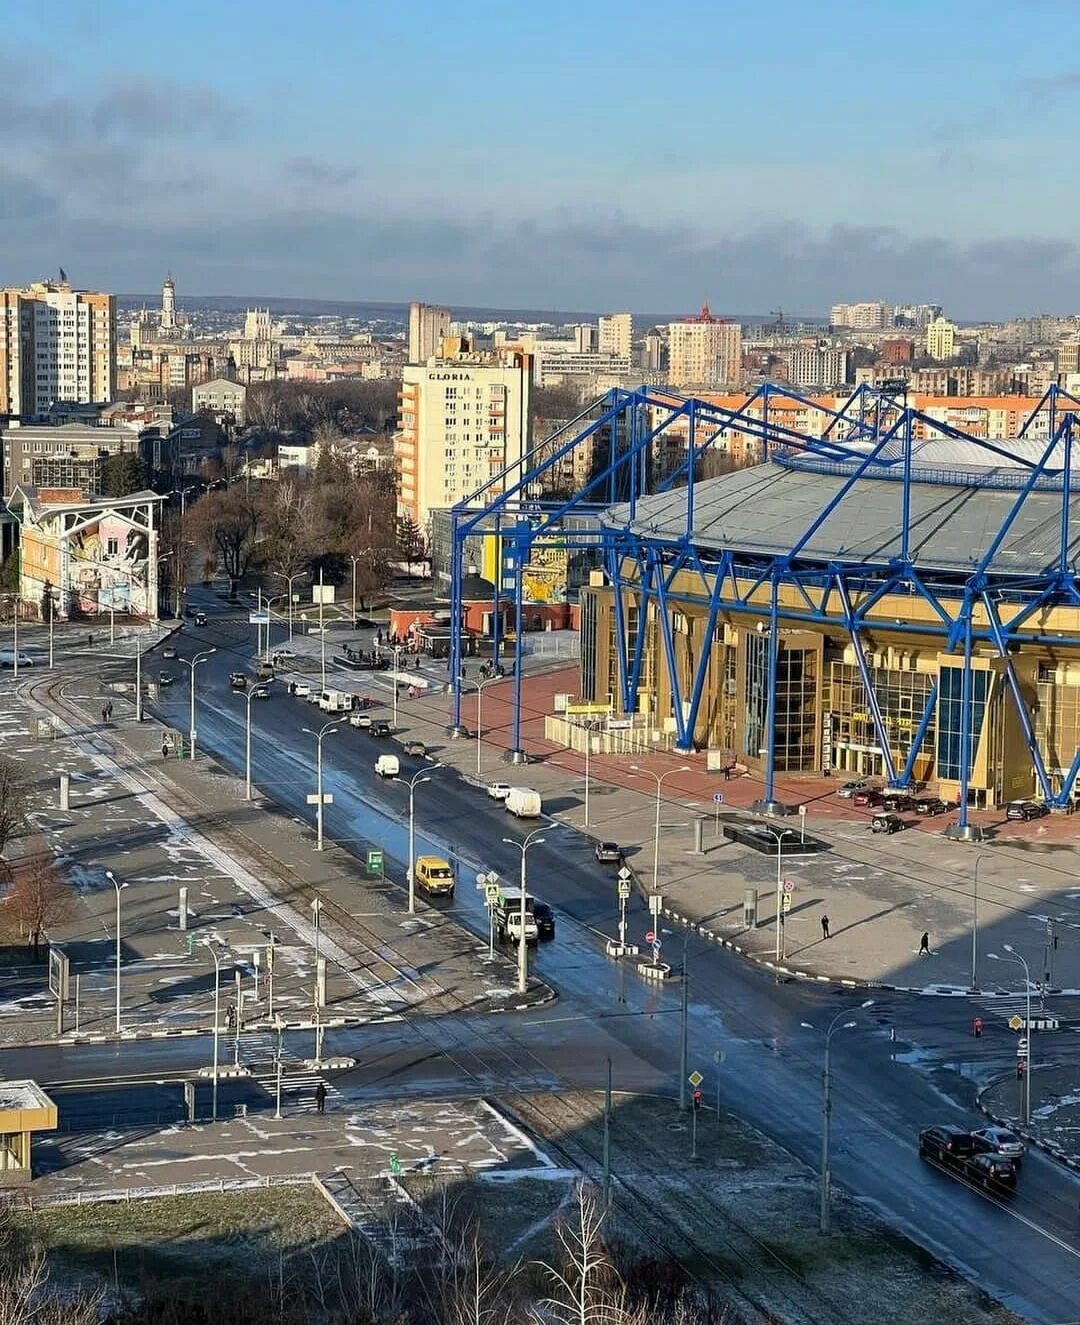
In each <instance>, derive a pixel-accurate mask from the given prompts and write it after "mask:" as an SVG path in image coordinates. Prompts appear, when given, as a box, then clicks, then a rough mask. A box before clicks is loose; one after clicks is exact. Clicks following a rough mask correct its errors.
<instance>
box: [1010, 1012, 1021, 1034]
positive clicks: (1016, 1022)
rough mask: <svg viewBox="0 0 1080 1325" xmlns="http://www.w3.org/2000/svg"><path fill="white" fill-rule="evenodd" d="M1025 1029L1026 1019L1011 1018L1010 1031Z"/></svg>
mask: <svg viewBox="0 0 1080 1325" xmlns="http://www.w3.org/2000/svg"><path fill="white" fill-rule="evenodd" d="M1023 1029H1024V1019H1023V1017H1017V1016H1015V1015H1013V1016H1011V1017H1010V1018H1009V1030H1011V1031H1020V1030H1023Z"/></svg>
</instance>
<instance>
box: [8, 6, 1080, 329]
mask: <svg viewBox="0 0 1080 1325" xmlns="http://www.w3.org/2000/svg"><path fill="white" fill-rule="evenodd" d="M885 8H886V7H885V6H881V5H876V4H867V3H865V0H863V3H855V2H854V0H818V3H814V2H813V0H772V2H771V3H770V4H767V5H764V4H750V3H743V0H727V2H725V0H713V3H702V2H701V0H689V2H684V3H681V4H676V5H674V6H671V7H669V8H666V9H665V8H664V7H662V6H657V5H655V4H649V5H646V4H643V3H639V2H638V0H623V2H622V3H620V4H615V3H609V2H608V0H578V3H574V4H572V3H567V2H566V0H546V3H544V4H543V5H534V6H531V7H524V6H520V5H511V4H507V3H501V4H495V3H489V0H471V2H470V3H466V4H452V3H451V4H447V3H442V4H433V3H429V2H428V0H415V2H414V3H411V4H401V3H398V4H393V3H389V4H388V3H381V4H370V3H367V0H352V2H351V3H347V2H345V0H306V3H303V4H299V3H296V0H291V2H290V3H281V2H280V0H259V3H254V2H253V0H234V3H233V4H231V5H223V4H221V3H220V0H215V2H214V3H208V2H207V0H186V3H185V4H184V5H182V6H176V5H169V6H165V5H160V6H159V5H158V4H156V3H150V4H147V3H146V0H140V2H139V3H129V0H66V2H65V0H36V2H31V0H14V3H13V4H9V5H8V6H5V24H4V29H3V39H2V41H0V50H2V51H3V53H4V55H5V56H6V57H7V58H6V59H5V69H6V70H16V71H21V72H18V73H16V74H15V76H14V77H6V78H5V80H4V83H3V85H2V86H0V145H2V148H3V150H2V152H0V223H2V225H3V229H4V236H5V242H4V243H3V245H2V246H0V280H3V281H5V282H6V281H11V280H23V279H27V278H28V277H30V276H33V275H38V274H41V273H43V272H45V271H52V270H55V268H56V267H57V266H59V265H63V266H64V267H66V268H67V269H68V271H69V274H71V275H72V277H73V279H75V280H77V281H79V282H80V283H83V284H87V285H95V286H105V287H108V288H114V289H120V290H129V291H130V290H148V289H152V288H153V287H154V286H156V285H157V284H158V282H159V281H160V278H161V275H162V273H163V272H164V271H165V270H166V269H170V268H171V269H172V271H173V272H174V274H175V276H176V278H177V281H178V285H179V287H180V290H181V292H183V291H188V292H191V293H195V292H198V293H221V294H241V295H245V294H251V295H254V294H277V295H294V296H303V295H309V296H319V297H324V298H343V299H409V298H416V297H420V298H426V299H431V300H439V301H447V302H449V303H451V304H453V303H458V304H470V305H478V304H479V305H484V304H487V305H503V306H510V305H517V306H530V307H537V308H577V309H586V308H593V309H605V308H622V307H627V308H633V309H635V310H640V311H645V310H649V311H674V310H677V309H680V308H687V309H689V308H693V307H696V306H697V305H698V304H699V303H700V302H701V300H702V299H703V298H708V299H709V300H710V302H711V303H712V305H713V307H714V308H717V309H721V310H725V311H746V312H765V311H768V310H769V309H774V308H776V307H778V306H780V305H783V307H784V308H785V310H787V311H790V312H791V313H799V312H804V313H821V312H824V311H826V310H827V308H828V305H829V304H830V303H832V302H834V301H836V300H841V299H858V298H876V297H883V298H887V299H892V300H895V301H900V300H908V299H911V300H923V299H925V300H935V301H940V302H943V303H945V305H946V306H947V308H948V309H949V311H951V312H952V313H953V314H955V315H956V316H958V317H962V318H975V317H983V316H1005V315H1008V314H1011V313H1018V312H1023V311H1040V310H1044V309H1045V310H1052V311H1059V312H1070V311H1074V310H1075V309H1077V308H1080V255H1078V250H1077V246H1076V241H1075V239H1074V231H1075V224H1074V222H1073V219H1072V218H1073V216H1074V215H1075V213H1076V210H1077V204H1078V203H1080V196H1078V195H1080V182H1078V177H1077V173H1076V172H1075V171H1074V170H1073V169H1072V167H1071V164H1070V163H1071V160H1072V158H1073V156H1074V154H1075V148H1076V145H1077V129H1076V124H1077V120H1078V114H1080V55H1077V54H1075V53H1074V51H1073V49H1072V48H1074V47H1075V43H1074V41H1073V40H1072V38H1073V36H1074V34H1075V31H1076V8H1075V0H1073V3H1071V4H1066V3H1058V2H1057V0H1028V3H1027V4H1025V5H1024V6H1023V7H1021V6H1018V5H1015V4H1004V3H1000V2H999V0H983V3H981V4H976V3H969V2H968V0H944V3H941V0H939V2H938V3H936V4H934V3H927V2H925V0H909V3H907V4H906V5H904V6H889V7H888V11H887V12H884V11H885Z"/></svg>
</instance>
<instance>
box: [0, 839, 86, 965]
mask: <svg viewBox="0 0 1080 1325" xmlns="http://www.w3.org/2000/svg"><path fill="white" fill-rule="evenodd" d="M73 910H74V902H73V898H72V892H71V886H70V885H69V884H68V882H67V880H66V879H64V878H63V876H62V875H61V874H60V873H59V872H58V870H57V869H56V866H55V865H54V864H53V863H52V860H51V859H50V858H48V857H45V856H41V857H39V858H38V859H36V860H31V861H29V862H28V863H27V864H25V865H22V866H20V868H19V869H17V870H16V871H15V877H14V880H13V881H12V884H11V887H10V888H9V889H8V895H7V900H6V902H5V905H4V918H5V920H6V922H7V925H8V927H9V928H10V929H15V930H17V931H18V932H19V933H20V934H23V935H25V936H26V938H27V939H29V941H30V942H31V943H32V944H33V948H34V961H37V960H38V959H39V958H40V956H41V944H42V942H43V941H44V940H45V939H46V938H48V935H49V931H50V930H51V929H52V928H53V927H54V926H56V925H61V924H63V922H64V921H65V920H67V919H68V918H69V917H70V916H71V913H72V911H73Z"/></svg>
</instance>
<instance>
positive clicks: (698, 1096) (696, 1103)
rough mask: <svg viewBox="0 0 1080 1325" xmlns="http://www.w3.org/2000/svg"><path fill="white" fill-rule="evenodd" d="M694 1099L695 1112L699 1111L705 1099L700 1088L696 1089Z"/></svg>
mask: <svg viewBox="0 0 1080 1325" xmlns="http://www.w3.org/2000/svg"><path fill="white" fill-rule="evenodd" d="M692 1099H693V1101H694V1112H695V1113H697V1111H698V1110H699V1109H700V1108H701V1101H702V1099H703V1096H702V1094H701V1091H700V1089H698V1090H695V1091H694V1094H693V1096H692Z"/></svg>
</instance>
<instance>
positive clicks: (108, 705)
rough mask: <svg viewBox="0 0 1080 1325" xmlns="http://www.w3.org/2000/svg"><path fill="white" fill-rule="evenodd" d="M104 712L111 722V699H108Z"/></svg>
mask: <svg viewBox="0 0 1080 1325" xmlns="http://www.w3.org/2000/svg"><path fill="white" fill-rule="evenodd" d="M105 713H106V716H107V717H108V719H109V721H110V722H112V715H113V702H112V700H111V699H110V700H109V702H108V703H107V704H106V705H105Z"/></svg>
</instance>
